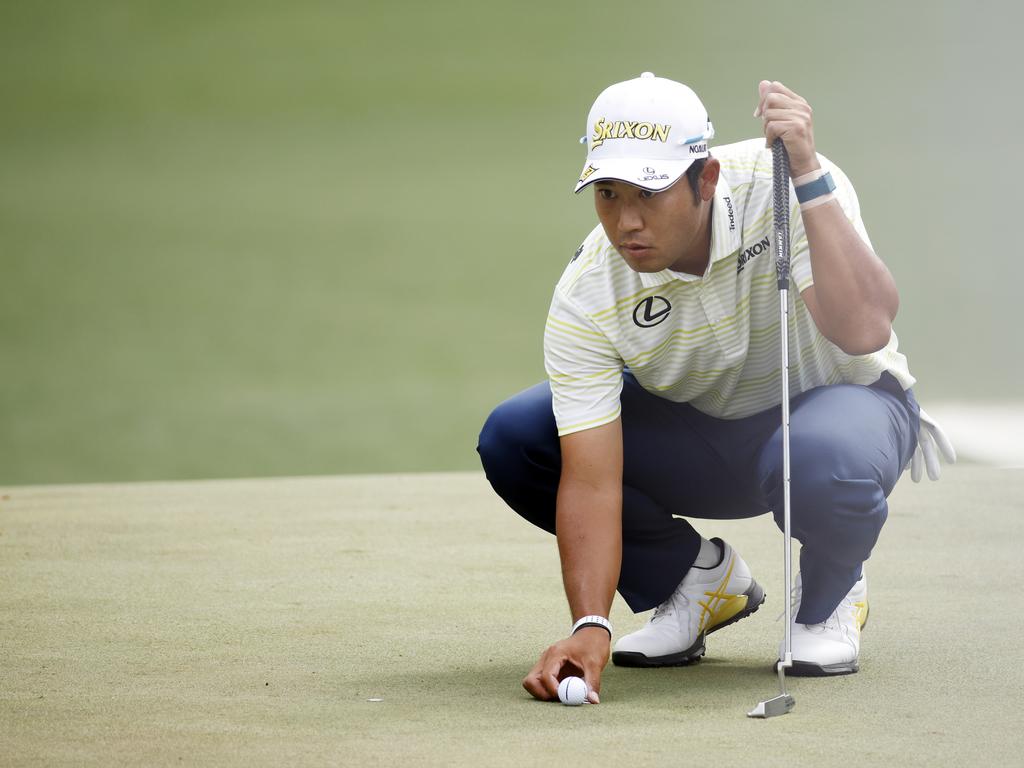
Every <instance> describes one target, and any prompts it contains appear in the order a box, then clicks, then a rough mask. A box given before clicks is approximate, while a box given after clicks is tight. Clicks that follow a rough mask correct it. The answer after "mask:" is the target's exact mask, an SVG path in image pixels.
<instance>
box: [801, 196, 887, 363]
mask: <svg viewBox="0 0 1024 768" xmlns="http://www.w3.org/2000/svg"><path fill="white" fill-rule="evenodd" d="M802 215H803V222H804V229H805V231H806V232H807V243H808V246H809V248H810V252H811V270H812V272H813V273H814V286H813V297H814V299H815V300H816V301H815V303H816V305H817V306H816V308H815V309H816V312H813V313H812V314H814V319H815V322H816V323H817V324H818V326H819V328H820V330H821V332H822V333H823V334H824V335H825V336H826V337H827V338H828V339H829V341H831V342H832V343H833V344H835V345H836V346H838V347H840V348H841V349H842V350H843V351H844V352H846V353H848V354H855V355H856V354H866V353H868V352H874V351H875V350H877V349H881V348H882V347H884V346H885V345H886V343H888V341H889V336H890V334H891V332H892V321H893V319H894V318H895V317H896V311H897V309H898V308H899V294H898V293H897V291H896V283H895V281H894V280H893V278H892V275H891V274H890V272H889V270H888V269H887V268H886V266H885V264H884V263H882V260H881V259H879V258H878V256H876V255H875V253H874V251H872V250H871V248H870V247H869V246H868V244H867V243H865V242H864V241H863V240H862V239H861V237H860V235H858V234H857V231H856V230H855V229H854V228H853V225H852V224H851V223H850V221H849V219H847V218H846V214H845V213H844V211H843V209H842V208H841V207H840V205H839V203H838V202H835V201H833V202H830V203H827V204H825V205H820V206H817V207H816V208H812V209H810V210H808V211H805V212H804V213H803V214H802Z"/></svg>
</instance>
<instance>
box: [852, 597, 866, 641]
mask: <svg viewBox="0 0 1024 768" xmlns="http://www.w3.org/2000/svg"><path fill="white" fill-rule="evenodd" d="M853 621H854V625H855V626H856V627H857V634H860V631H861V629H862V628H863V627H864V625H865V624H867V623H868V601H867V600H861V601H860V602H856V603H854V604H853Z"/></svg>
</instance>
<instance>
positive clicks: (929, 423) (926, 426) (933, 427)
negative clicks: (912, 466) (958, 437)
mask: <svg viewBox="0 0 1024 768" xmlns="http://www.w3.org/2000/svg"><path fill="white" fill-rule="evenodd" d="M920 416H921V424H922V425H923V426H922V430H927V431H928V433H929V434H930V435H931V436H932V438H933V439H934V440H935V443H936V444H937V445H938V447H939V451H940V452H941V454H942V458H943V459H945V460H946V463H947V464H956V448H954V447H953V443H952V442H950V440H949V438H948V437H946V433H945V432H943V431H942V427H940V426H939V423H938V422H937V421H935V419H933V418H932V417H931V416H929V415H928V413H926V412H925V410H924V408H922V409H921V412H920Z"/></svg>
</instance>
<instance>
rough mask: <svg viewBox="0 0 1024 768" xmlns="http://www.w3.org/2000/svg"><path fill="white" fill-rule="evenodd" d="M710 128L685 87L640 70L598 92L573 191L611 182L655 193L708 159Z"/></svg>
mask: <svg viewBox="0 0 1024 768" xmlns="http://www.w3.org/2000/svg"><path fill="white" fill-rule="evenodd" d="M714 135H715V129H714V128H713V127H712V125H711V121H710V120H708V111H707V110H706V109H704V105H703V104H701V101H700V99H699V98H697V94H696V93H694V92H693V91H692V90H691V89H690V88H688V87H687V86H685V85H683V84H682V83H677V82H676V81H675V80H666V79H665V78H663V77H655V76H654V74H653V73H651V72H644V73H643V74H642V75H640V77H637V78H634V79H633V80H626V81H625V82H623V83H616V84H615V85H610V86H608V87H607V88H605V89H604V91H602V92H601V95H600V96H598V97H597V101H595V102H594V106H592V107H591V108H590V115H589V116H588V117H587V135H586V136H584V137H583V138H582V139H580V143H581V144H582V143H586V145H587V162H586V163H585V164H584V165H583V172H582V173H581V174H580V180H579V182H578V183H577V184H576V190H575V191H576V192H579V191H580V190H581V189H583V188H584V187H586V186H588V185H590V184H593V183H594V182H595V181H602V180H607V179H615V180H617V181H625V182H628V183H630V184H635V185H636V186H638V187H643V188H644V189H650V190H652V191H658V190H662V189H666V188H668V187H670V186H672V185H673V184H674V183H675V182H676V181H677V180H678V179H679V177H680V176H682V175H683V173H685V172H686V169H687V168H689V167H690V165H691V164H692V163H693V161H694V160H697V159H699V158H702V157H707V156H708V140H709V139H711V138H712V137H713V136H714Z"/></svg>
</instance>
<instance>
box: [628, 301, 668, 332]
mask: <svg viewBox="0 0 1024 768" xmlns="http://www.w3.org/2000/svg"><path fill="white" fill-rule="evenodd" d="M671 311H672V305H671V304H670V303H669V301H668V299H666V298H665V297H663V296H648V297H647V298H646V299H644V300H643V301H641V302H640V303H639V304H637V305H636V306H635V307H634V308H633V322H634V323H636V324H637V325H638V326H640V327H641V328H651V327H653V326H655V325H658V324H659V323H663V322H665V318H666V317H668V313H669V312H671Z"/></svg>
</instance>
